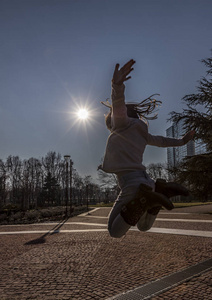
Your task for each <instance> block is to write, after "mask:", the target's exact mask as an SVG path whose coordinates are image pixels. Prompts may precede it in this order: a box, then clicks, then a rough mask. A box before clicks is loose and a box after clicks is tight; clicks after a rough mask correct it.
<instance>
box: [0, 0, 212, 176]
mask: <svg viewBox="0 0 212 300" xmlns="http://www.w3.org/2000/svg"><path fill="white" fill-rule="evenodd" d="M211 11H212V1H210V0H201V1H200V0H198V1H196V0H182V1H181V0H178V1H173V0H158V1H153V0H148V1H147V0H146V1H143V0H138V1H137V0H128V1H125V0H113V1H112V0H107V1H106V0H84V1H82V0H75V1H74V0H41V1H40V0H30V1H22V0H19V1H15V0H1V1H0V38H1V50H0V64H1V72H0V84H1V88H0V141H1V146H0V158H2V159H5V158H6V157H7V156H8V155H10V154H11V155H19V156H20V157H21V158H30V157H37V158H39V157H42V156H44V155H45V154H46V153H47V152H48V151H56V152H59V153H61V154H62V155H64V154H70V155H71V157H72V160H73V161H74V167H75V168H76V169H77V170H78V172H79V173H80V174H81V175H88V174H91V175H92V176H93V177H95V176H96V167H97V166H98V165H99V163H100V159H101V157H102V156H103V154H104V149H105V143H106V139H107V137H108V134H109V132H108V131H107V129H106V128H105V125H104V114H105V113H106V112H107V109H106V108H105V107H103V106H102V105H101V104H100V101H102V100H105V99H106V98H108V97H110V81H111V77H112V73H113V69H114V66H115V64H116V63H117V62H118V63H120V64H124V63H125V62H126V61H128V60H129V59H131V58H133V59H135V60H136V65H135V67H134V71H133V74H132V79H131V80H130V81H128V82H127V83H126V100H129V101H140V100H142V99H144V98H146V97H148V96H149V95H151V94H153V93H159V94H160V95H161V97H160V100H162V101H163V105H162V107H161V108H160V111H159V115H158V119H157V120H155V121H150V125H149V131H150V132H151V133H152V134H155V135H165V130H166V129H167V127H168V126H169V125H170V124H169V123H167V118H168V114H169V113H170V112H171V111H172V110H175V111H181V110H182V107H183V106H182V101H181V99H182V97H183V96H185V95H186V94H190V93H193V92H196V86H197V84H198V83H197V81H198V80H199V79H200V78H201V76H204V75H205V68H204V66H203V64H201V63H200V60H201V59H202V58H207V57H209V56H210V49H211V48H212V43H211V42H212V38H211V29H212V18H211ZM82 106H85V107H88V108H89V109H90V110H91V112H92V114H91V118H90V120H89V121H87V122H79V121H78V120H77V118H76V115H75V114H74V113H75V112H76V111H77V109H78V108H79V107H82ZM165 161H166V149H159V148H153V147H149V146H148V147H147V149H146V153H145V156H144V164H146V165H147V164H149V163H152V162H153V163H157V162H165Z"/></svg>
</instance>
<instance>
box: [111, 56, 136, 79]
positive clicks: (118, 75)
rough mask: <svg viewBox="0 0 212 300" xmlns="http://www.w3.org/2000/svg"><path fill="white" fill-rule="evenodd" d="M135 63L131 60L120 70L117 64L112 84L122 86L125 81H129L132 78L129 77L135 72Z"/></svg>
mask: <svg viewBox="0 0 212 300" xmlns="http://www.w3.org/2000/svg"><path fill="white" fill-rule="evenodd" d="M134 63H135V61H134V60H133V59H131V60H129V61H128V62H127V63H126V64H125V65H124V66H123V67H122V68H121V69H120V70H119V64H116V66H115V70H114V73H113V79H112V82H113V83H114V84H117V85H122V84H123V82H124V81H127V80H129V79H130V78H131V76H128V75H129V73H130V72H131V71H132V70H133V68H132V66H133V65H134Z"/></svg>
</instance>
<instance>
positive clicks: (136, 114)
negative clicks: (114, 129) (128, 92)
mask: <svg viewBox="0 0 212 300" xmlns="http://www.w3.org/2000/svg"><path fill="white" fill-rule="evenodd" d="M154 96H160V95H159V94H153V95H151V96H149V97H148V98H146V99H144V100H142V101H141V102H139V103H134V102H129V103H126V107H127V115H128V117H129V118H136V119H139V118H140V119H142V120H143V121H144V122H145V123H147V124H148V120H155V119H157V115H158V114H157V113H155V114H154V115H152V116H151V114H152V113H153V112H154V111H155V112H156V109H157V108H158V106H160V105H161V104H162V101H160V100H156V99H154V98H153V97H154ZM101 103H102V104H103V105H105V106H107V107H109V108H110V112H109V113H108V114H107V115H106V116H105V122H106V126H107V127H108V129H109V130H111V111H112V105H111V104H110V102H109V99H107V100H106V101H105V102H103V101H102V102H101Z"/></svg>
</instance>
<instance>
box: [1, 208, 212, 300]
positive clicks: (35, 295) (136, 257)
mask: <svg viewBox="0 0 212 300" xmlns="http://www.w3.org/2000/svg"><path fill="white" fill-rule="evenodd" d="M208 211H212V205H208V206H207V208H206V207H204V208H202V207H195V208H192V209H191V210H190V211H189V209H188V208H186V209H174V210H173V211H171V212H167V211H162V212H161V213H160V214H159V216H158V219H157V221H156V222H155V224H154V228H155V227H157V228H160V229H161V230H163V228H172V229H182V230H184V229H190V230H195V231H196V230H198V231H199V232H200V233H201V231H202V232H203V231H208V232H211V233H212V215H209V214H207V212H208ZM199 212H201V213H199ZM108 213H109V209H108V208H101V209H96V210H95V211H93V212H91V213H90V214H89V215H88V214H84V215H82V216H77V217H74V218H70V219H69V220H67V222H65V223H63V222H61V223H45V224H31V225H19V226H18V225H16V226H5V225H4V226H3V225H2V226H0V246H1V255H0V263H1V264H0V299H1V300H13V299H14V300H25V299H39V300H40V299H47V300H50V299H52V300H53V299H59V300H63V299H64V300H65V299H71V300H76V299H82V300H89V299H96V300H99V299H108V298H110V297H113V296H115V295H117V294H120V293H122V292H126V291H128V290H131V289H134V288H136V287H138V286H141V285H143V284H146V283H149V282H152V281H155V280H157V279H160V278H162V277H164V276H167V275H170V274H173V273H174V272H177V271H180V270H183V269H185V268H186V267H189V266H192V265H194V264H197V263H199V262H202V261H204V260H207V259H210V258H212V238H210V237H202V236H201V234H200V236H190V235H181V234H180V235H179V234H178V235H177V234H165V233H162V232H161V233H154V232H145V233H141V232H139V231H135V230H131V231H129V232H128V234H127V235H126V236H125V237H124V238H122V239H113V238H110V237H109V235H108V232H107V227H106V226H107V225H106V224H107V216H108ZM195 220H196V221H195ZM17 232H19V233H17ZM211 281H212V271H211V270H210V271H207V272H203V273H202V274H201V275H199V276H194V277H193V278H191V279H190V280H188V281H186V282H184V283H181V284H180V285H178V286H175V287H171V288H170V289H169V290H167V291H166V292H163V293H161V294H158V295H155V296H152V297H151V299H154V300H159V299H201V300H202V299H207V300H209V299H212V282H211Z"/></svg>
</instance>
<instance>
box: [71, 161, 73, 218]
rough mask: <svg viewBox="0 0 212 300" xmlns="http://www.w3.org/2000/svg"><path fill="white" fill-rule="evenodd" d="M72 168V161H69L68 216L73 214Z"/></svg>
mask: <svg viewBox="0 0 212 300" xmlns="http://www.w3.org/2000/svg"><path fill="white" fill-rule="evenodd" d="M72 166H73V161H72V160H70V216H71V214H72V212H73V208H72Z"/></svg>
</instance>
